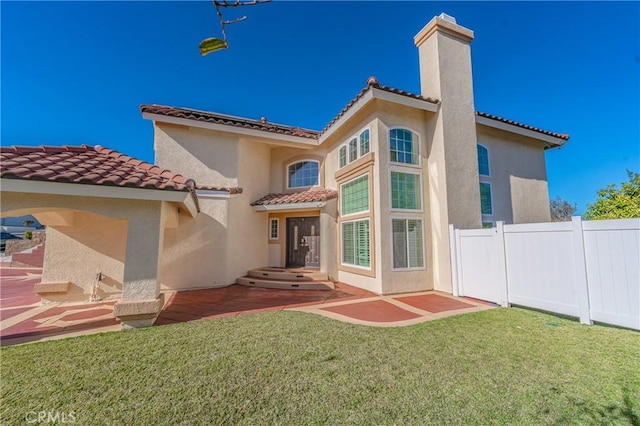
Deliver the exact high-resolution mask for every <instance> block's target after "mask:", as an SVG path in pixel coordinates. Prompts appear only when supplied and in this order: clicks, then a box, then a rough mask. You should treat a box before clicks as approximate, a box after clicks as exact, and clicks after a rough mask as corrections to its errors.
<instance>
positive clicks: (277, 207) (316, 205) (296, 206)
mask: <svg viewBox="0 0 640 426" xmlns="http://www.w3.org/2000/svg"><path fill="white" fill-rule="evenodd" d="M326 205H327V202H326V201H310V202H307V203H281V204H260V205H255V206H253V210H254V211H257V212H274V211H284V210H297V211H299V210H317V209H321V208H323V207H324V206H326Z"/></svg>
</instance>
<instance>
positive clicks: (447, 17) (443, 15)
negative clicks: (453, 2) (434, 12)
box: [438, 12, 457, 24]
mask: <svg viewBox="0 0 640 426" xmlns="http://www.w3.org/2000/svg"><path fill="white" fill-rule="evenodd" d="M438 18H440V19H443V20H445V21H447V22H451V23H452V24H456V23H457V22H456V18H454V17H453V16H451V15H447V14H446V13H444V12H442V13H441V14H440V16H438Z"/></svg>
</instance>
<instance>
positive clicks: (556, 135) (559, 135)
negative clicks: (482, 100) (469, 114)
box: [476, 111, 569, 141]
mask: <svg viewBox="0 0 640 426" xmlns="http://www.w3.org/2000/svg"><path fill="white" fill-rule="evenodd" d="M476 115H477V116H478V117H484V118H490V119H492V120H497V121H501V122H503V123H507V124H511V125H513V126H517V127H522V128H523V129H527V130H531V131H534V132H538V133H542V134H543V135H548V136H553V137H554V138H559V139H562V140H565V141H566V140H568V139H569V135H568V134H566V133H556V132H550V131H548V130H544V129H540V128H538V127H533V126H529V125H527V124H522V123H518V122H517V121H513V120H509V119H506V118H502V117H498V116H497V115H493V114H487V113H486V112H480V111H476Z"/></svg>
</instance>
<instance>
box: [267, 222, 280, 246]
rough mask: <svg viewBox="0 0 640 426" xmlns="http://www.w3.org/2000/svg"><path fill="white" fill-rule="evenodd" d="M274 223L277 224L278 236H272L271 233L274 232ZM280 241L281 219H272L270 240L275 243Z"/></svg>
mask: <svg viewBox="0 0 640 426" xmlns="http://www.w3.org/2000/svg"><path fill="white" fill-rule="evenodd" d="M273 222H275V223H276V236H275V237H274V236H273V235H271V231H272V230H273ZM279 239H280V219H278V218H277V217H272V218H270V219H269V240H271V241H275V240H279Z"/></svg>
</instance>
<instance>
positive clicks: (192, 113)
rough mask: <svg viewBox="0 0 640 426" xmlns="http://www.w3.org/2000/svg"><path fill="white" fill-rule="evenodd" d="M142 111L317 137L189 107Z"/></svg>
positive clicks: (142, 109)
mask: <svg viewBox="0 0 640 426" xmlns="http://www.w3.org/2000/svg"><path fill="white" fill-rule="evenodd" d="M140 112H141V113H145V112H146V113H149V114H158V115H164V116H167V117H177V118H185V119H187V120H196V121H204V122H207V123H215V124H223V125H227V126H235V127H244V128H246V129H253V130H263V131H266V132H272V133H279V134H282V135H289V136H300V137H303V138H309V139H317V138H318V132H316V131H315V130H308V129H301V128H300V127H292V126H285V125H282V124H272V123H269V122H267V121H266V120H264V121H263V120H260V121H258V120H251V119H249V118H242V117H233V116H230V115H224V114H218V113H214V112H206V111H198V110H195V109H189V108H175V107H170V106H163V105H140Z"/></svg>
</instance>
